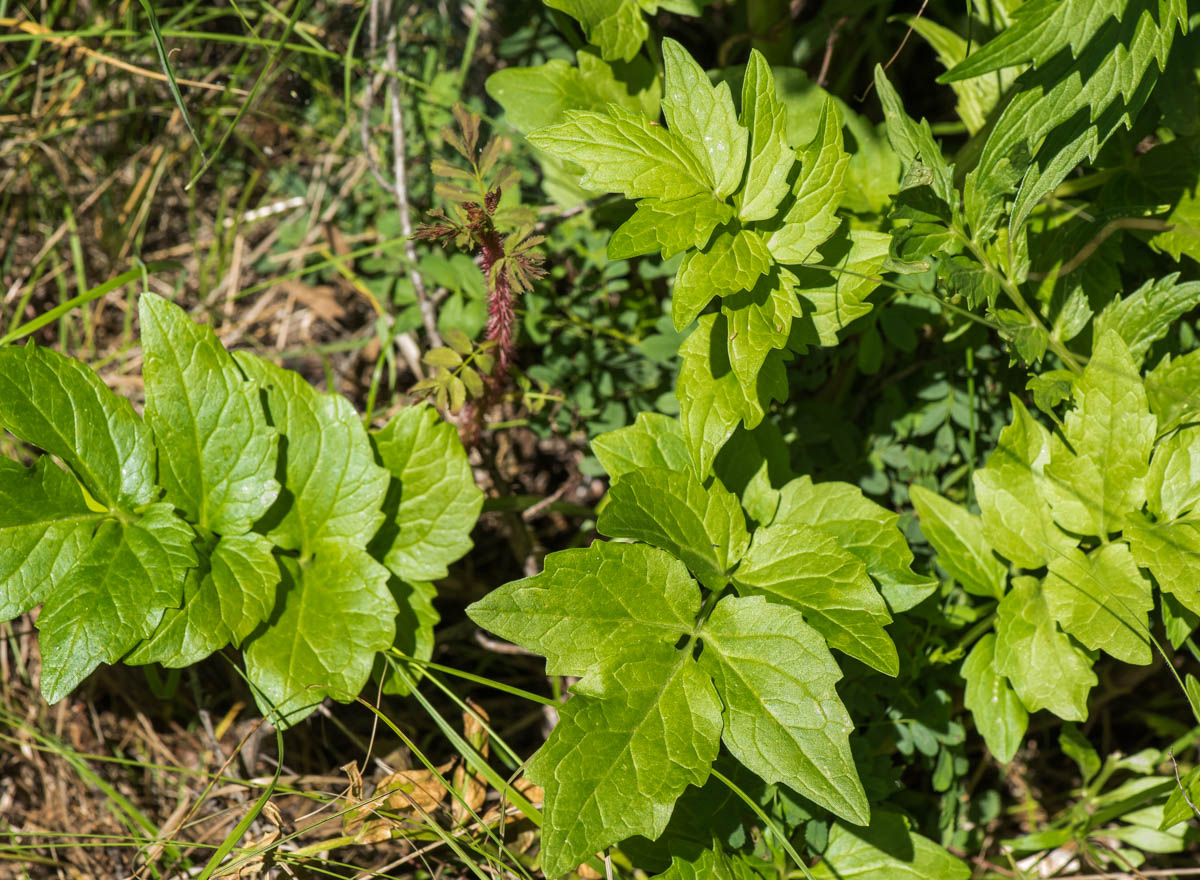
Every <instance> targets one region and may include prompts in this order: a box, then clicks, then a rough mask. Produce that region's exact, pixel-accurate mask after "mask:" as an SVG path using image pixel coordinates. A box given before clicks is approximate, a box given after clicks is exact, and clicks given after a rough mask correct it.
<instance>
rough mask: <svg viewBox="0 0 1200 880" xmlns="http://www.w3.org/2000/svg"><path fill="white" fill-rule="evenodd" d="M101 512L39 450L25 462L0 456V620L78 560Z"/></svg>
mask: <svg viewBox="0 0 1200 880" xmlns="http://www.w3.org/2000/svg"><path fill="white" fill-rule="evenodd" d="M103 516H104V515H103V514H100V513H96V512H95V511H93V510H89V509H88V506H87V503H86V502H85V501H84V500H83V493H82V492H81V491H80V489H79V483H78V482H76V481H75V478H74V477H72V476H71V475H70V474H68V473H67V472H66V471H64V470H62V469H61V468H59V467H58V466H57V465H55V464H54V462H53V461H51V459H50V457H49V456H46V455H43V456H42V457H41V458H39V459H38V460H37V463H36V464H35V465H34V466H33V467H31V468H26V467H22V466H21V465H19V464H17V463H16V462H15V461H12V460H10V459H7V458H0V620H12V619H13V618H14V617H17V616H19V615H21V614H24V613H25V612H26V611H29V610H30V609H31V608H33V607H34V606H35V605H38V604H39V603H41V602H43V601H45V599H46V597H47V596H49V595H51V594H52V593H53V592H54V591H55V590H56V588H57V587H58V586H59V585H60V584H61V583H62V581H63V578H64V577H66V575H67V573H68V572H69V571H70V570H71V568H72V566H74V565H75V563H76V562H77V561H78V560H79V558H80V556H81V555H82V554H83V552H84V550H85V549H86V548H87V545H88V542H89V541H90V540H91V537H92V530H93V529H94V528H95V527H96V525H97V523H98V522H99V520H101V519H102V518H103Z"/></svg>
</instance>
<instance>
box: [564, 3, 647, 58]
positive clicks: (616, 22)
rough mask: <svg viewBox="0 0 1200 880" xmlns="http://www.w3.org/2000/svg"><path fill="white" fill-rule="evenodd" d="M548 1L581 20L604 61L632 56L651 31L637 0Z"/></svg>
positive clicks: (585, 31) (580, 22)
mask: <svg viewBox="0 0 1200 880" xmlns="http://www.w3.org/2000/svg"><path fill="white" fill-rule="evenodd" d="M546 5H547V6H549V7H550V8H551V9H560V10H562V11H563V12H565V13H566V14H567V15H569V16H571V17H572V18H574V19H575V20H576V21H578V22H579V24H580V26H582V27H583V32H584V33H585V34H586V35H587V39H588V42H589V43H591V44H592V45H593V46H599V47H600V54H601V55H603V56H604V60H605V61H615V60H618V59H619V60H621V61H628V60H630V59H631V58H633V56H635V55H636V54H637V53H638V51H639V50H640V49H641V48H642V43H644V42H646V38H647V37H648V36H649V35H650V30H649V28H648V27H647V26H646V22H645V20H644V19H643V18H642V9H641V7H640V6H639V5H638V3H637V0H547V3H546Z"/></svg>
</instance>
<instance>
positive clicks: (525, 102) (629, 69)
mask: <svg viewBox="0 0 1200 880" xmlns="http://www.w3.org/2000/svg"><path fill="white" fill-rule="evenodd" d="M576 59H577V64H576V65H572V64H570V63H568V62H566V61H563V60H562V59H561V58H552V59H551V60H549V61H547V62H546V63H545V64H543V65H541V66H539V67H506V68H504V69H503V70H498V71H496V72H495V73H493V74H492V75H491V76H489V77H488V78H487V84H486V85H487V93H488V94H489V95H490V96H491V97H492V98H493V99H494V100H495V101H496V103H498V104H499V105H500V106H501V107H503V108H504V116H505V118H506V119H507V120H508V121H509V123H511V124H512V126H513V127H514V128H516V129H517V130H518V131H521V132H530V131H533V130H534V129H537V128H543V127H544V126H547V125H554V124H555V123H557V122H562V121H563V117H564V115H565V114H566V112H567V111H568V110H596V111H603V110H604V108H605V107H607V106H608V105H609V104H620V105H621V106H622V107H624V108H625V109H626V110H629V111H631V112H633V113H641V114H642V115H644V116H646V117H648V118H650V119H656V118H657V117H658V105H659V98H660V94H661V90H660V87H659V85H658V78H657V77H656V76H654V75H653V72H652V70H651V69H650V65H649V64H648V63H646V62H645V61H644V60H642V59H638V60H635V61H633V62H632V63H630V64H627V65H625V64H622V65H619V66H618V68H617V70H618V71H619V72H620V73H621V74H622V76H621V78H620V79H618V78H617V75H616V73H617V71H614V69H613V67H612V66H610V65H609V64H608V63H607V62H605V61H603V60H601V58H600V56H599V55H595V54H593V53H592V52H591V51H589V50H580V51H579V52H578V53H577V54H576ZM637 86H641V88H640V89H638V88H637ZM635 89H636V91H635Z"/></svg>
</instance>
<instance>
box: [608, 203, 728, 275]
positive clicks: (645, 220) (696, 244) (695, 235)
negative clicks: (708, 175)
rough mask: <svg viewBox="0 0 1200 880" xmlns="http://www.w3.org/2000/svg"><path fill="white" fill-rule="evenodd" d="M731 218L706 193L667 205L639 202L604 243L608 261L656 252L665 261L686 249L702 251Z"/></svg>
mask: <svg viewBox="0 0 1200 880" xmlns="http://www.w3.org/2000/svg"><path fill="white" fill-rule="evenodd" d="M732 217H733V207H732V206H730V205H727V204H725V203H724V202H719V201H717V200H716V199H715V198H713V197H712V196H711V195H709V194H707V193H700V194H698V195H694V196H688V197H687V198H686V199H677V200H675V201H670V202H664V201H662V200H661V199H642V200H641V201H640V202H638V206H637V210H636V211H634V213H633V216H632V217H630V218H629V219H628V220H626V221H625V222H624V223H622V224H621V225H620V226H618V227H617V229H616V231H615V232H613V234H612V238H610V239H609V240H608V258H609V259H610V260H625V259H628V258H629V257H636V256H640V255H641V254H649V253H652V252H654V251H659V252H660V253H661V255H662V258H663V259H664V260H666V259H669V258H670V257H673V256H675V255H676V254H678V253H682V252H683V251H685V250H688V249H689V248H704V247H707V246H708V240H709V239H710V238H711V237H712V233H713V230H714V229H716V228H717V227H718V226H720V225H722V224H724V223H727V222H728V221H729V220H730V219H731V218H732Z"/></svg>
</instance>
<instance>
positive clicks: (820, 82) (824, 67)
mask: <svg viewBox="0 0 1200 880" xmlns="http://www.w3.org/2000/svg"><path fill="white" fill-rule="evenodd" d="M849 20H850V18H849V16H846V15H843V16H842V17H841V18H839V19H838V20H837V21H835V22H834V23H833V26H832V27H831V28H830V29H829V36H828V37H826V38H825V57H824V58H822V59H821V72H820V73H818V74H817V88H819V89H823V88H824V87H825V77H826V75H827V74H828V73H829V62H831V61H832V60H833V44H834V43H836V42H837V38H838V31H839V30H841V27H842V25H844V24H845V23H846V22H847V21H849Z"/></svg>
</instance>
